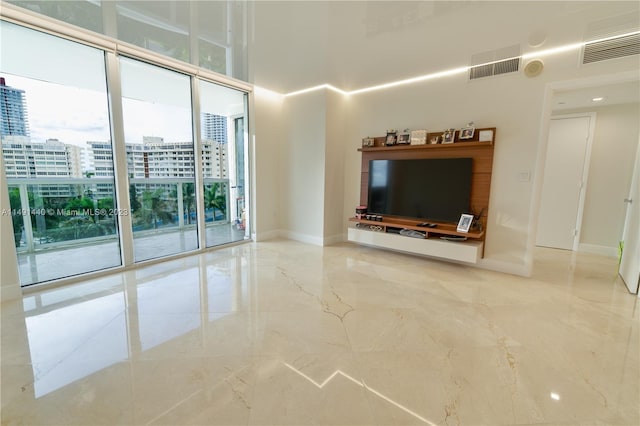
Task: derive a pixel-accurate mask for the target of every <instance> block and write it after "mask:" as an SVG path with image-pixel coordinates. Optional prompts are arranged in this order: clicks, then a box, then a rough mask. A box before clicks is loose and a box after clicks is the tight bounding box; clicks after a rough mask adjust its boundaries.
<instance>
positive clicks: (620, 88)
mask: <svg viewBox="0 0 640 426" xmlns="http://www.w3.org/2000/svg"><path fill="white" fill-rule="evenodd" d="M597 97H602V98H604V99H603V100H602V101H600V102H594V101H593V100H592V99H593V98H597ZM638 102H640V82H638V81H634V82H629V83H621V84H615V85H608V86H599V87H590V88H587V89H579V90H567V91H559V92H556V93H555V96H554V98H553V110H554V111H561V110H568V109H578V108H592V107H601V106H608V105H618V104H630V103H638Z"/></svg>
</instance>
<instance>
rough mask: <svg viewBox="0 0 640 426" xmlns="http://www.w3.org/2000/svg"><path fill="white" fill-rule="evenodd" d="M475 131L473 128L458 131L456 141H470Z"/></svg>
mask: <svg viewBox="0 0 640 426" xmlns="http://www.w3.org/2000/svg"><path fill="white" fill-rule="evenodd" d="M475 130H476V128H475V127H463V128H462V129H460V133H459V136H458V139H460V140H465V139H472V138H473V133H474V132H475Z"/></svg>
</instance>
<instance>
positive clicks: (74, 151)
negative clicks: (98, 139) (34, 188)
mask: <svg viewBox="0 0 640 426" xmlns="http://www.w3.org/2000/svg"><path fill="white" fill-rule="evenodd" d="M81 152H82V148H80V147H77V146H73V145H69V144H65V143H63V142H60V141H59V140H58V139H47V140H46V141H45V142H44V143H39V142H32V141H31V139H30V138H29V137H28V136H18V135H8V136H3V137H2V155H3V156H4V162H5V173H6V176H7V178H9V179H10V178H49V179H55V178H63V177H66V178H69V177H76V178H79V177H82V162H81ZM39 190H40V195H42V196H49V197H66V196H70V195H71V194H72V193H73V191H72V188H71V187H70V185H59V184H51V185H47V184H43V183H40V184H39Z"/></svg>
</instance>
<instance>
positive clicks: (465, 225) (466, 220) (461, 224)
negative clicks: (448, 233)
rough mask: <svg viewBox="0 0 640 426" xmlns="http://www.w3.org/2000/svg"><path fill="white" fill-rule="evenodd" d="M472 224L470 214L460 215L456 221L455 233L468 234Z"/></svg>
mask: <svg viewBox="0 0 640 426" xmlns="http://www.w3.org/2000/svg"><path fill="white" fill-rule="evenodd" d="M472 222H473V215H472V214H462V215H460V220H459V221H458V228H456V231H458V232H469V229H470V228H471V223H472Z"/></svg>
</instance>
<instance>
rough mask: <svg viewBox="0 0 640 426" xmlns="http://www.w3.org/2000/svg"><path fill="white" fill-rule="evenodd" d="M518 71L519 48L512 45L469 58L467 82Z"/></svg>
mask: <svg viewBox="0 0 640 426" xmlns="http://www.w3.org/2000/svg"><path fill="white" fill-rule="evenodd" d="M519 69H520V46H519V45H517V44H516V45H514V46H509V47H505V48H502V49H498V50H492V51H490V52H483V53H477V54H475V55H473V56H472V57H471V68H469V80H476V79H478V78H484V77H491V76H494V75H500V74H508V73H512V72H517V71H518V70H519Z"/></svg>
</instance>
